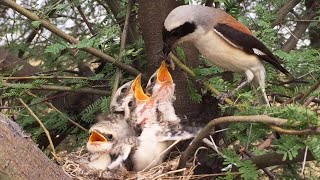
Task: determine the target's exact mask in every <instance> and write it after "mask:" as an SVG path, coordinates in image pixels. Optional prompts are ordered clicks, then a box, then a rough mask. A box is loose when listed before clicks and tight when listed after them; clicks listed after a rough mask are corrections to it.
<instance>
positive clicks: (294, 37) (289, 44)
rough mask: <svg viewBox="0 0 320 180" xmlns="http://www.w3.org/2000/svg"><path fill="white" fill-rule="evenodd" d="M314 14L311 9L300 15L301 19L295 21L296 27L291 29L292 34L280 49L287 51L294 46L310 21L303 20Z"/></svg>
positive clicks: (315, 12)
mask: <svg viewBox="0 0 320 180" xmlns="http://www.w3.org/2000/svg"><path fill="white" fill-rule="evenodd" d="M315 3H316V2H315ZM316 15H317V11H316V10H313V11H311V12H308V13H306V14H305V15H304V16H303V17H301V20H303V21H299V22H297V25H296V28H295V29H294V30H293V32H292V35H291V36H290V38H289V39H288V40H287V41H286V42H285V43H284V45H283V47H282V51H285V52H289V51H291V50H292V49H293V48H294V47H295V46H296V44H297V42H298V40H299V39H300V38H301V36H302V35H303V33H305V31H306V29H307V28H308V26H309V24H310V23H311V22H310V21H305V20H312V19H314V18H315V17H316Z"/></svg>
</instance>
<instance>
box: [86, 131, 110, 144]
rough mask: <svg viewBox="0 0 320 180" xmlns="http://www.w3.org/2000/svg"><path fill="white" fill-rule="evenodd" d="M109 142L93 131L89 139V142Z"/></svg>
mask: <svg viewBox="0 0 320 180" xmlns="http://www.w3.org/2000/svg"><path fill="white" fill-rule="evenodd" d="M107 141H108V140H107V139H106V138H105V137H103V135H101V134H100V133H98V132H95V131H93V132H92V133H91V135H90V137H89V142H92V143H94V142H107Z"/></svg>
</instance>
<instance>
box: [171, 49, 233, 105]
mask: <svg viewBox="0 0 320 180" xmlns="http://www.w3.org/2000/svg"><path fill="white" fill-rule="evenodd" d="M169 56H170V58H171V59H172V60H173V61H174V62H175V63H176V64H177V65H178V66H179V67H180V68H181V69H182V70H184V71H185V72H186V73H188V74H189V75H190V76H192V77H194V78H195V77H196V74H195V73H194V72H193V71H192V70H191V69H190V68H189V67H187V66H186V65H184V64H183V63H182V62H181V61H180V60H179V59H178V58H177V57H176V56H175V55H174V54H173V53H172V52H170V54H169ZM203 85H204V86H206V87H207V88H208V89H209V90H210V91H211V92H212V93H213V94H215V95H216V96H218V95H220V92H219V91H218V90H217V89H216V88H215V87H213V86H212V85H211V84H210V83H209V82H207V81H205V82H203ZM224 101H225V102H226V103H227V104H230V105H234V102H233V101H232V100H231V99H229V98H225V99H224Z"/></svg>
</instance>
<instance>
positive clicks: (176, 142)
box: [141, 140, 180, 172]
mask: <svg viewBox="0 0 320 180" xmlns="http://www.w3.org/2000/svg"><path fill="white" fill-rule="evenodd" d="M179 142H180V140H176V141H175V142H174V143H173V144H171V145H170V146H169V147H168V148H167V149H165V150H164V151H163V152H162V153H160V154H159V155H158V156H157V157H155V158H154V159H153V160H152V161H151V163H150V164H149V165H148V166H147V167H145V168H144V169H143V170H142V171H141V172H143V171H146V170H147V169H148V168H149V167H150V166H151V165H152V164H153V163H154V162H155V161H157V160H158V158H159V157H161V156H162V155H163V154H165V153H166V152H167V151H169V150H170V149H171V148H172V147H173V146H175V145H176V144H178V143H179Z"/></svg>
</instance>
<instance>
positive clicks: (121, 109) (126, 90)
mask: <svg viewBox="0 0 320 180" xmlns="http://www.w3.org/2000/svg"><path fill="white" fill-rule="evenodd" d="M136 79H137V78H136ZM136 79H134V80H132V81H129V82H127V83H125V84H123V85H122V86H121V87H119V88H118V89H117V91H116V93H115V94H114V97H113V98H112V100H111V103H110V111H111V113H115V114H123V115H124V118H125V119H129V118H130V114H131V111H132V109H133V108H134V101H133V100H134V98H133V95H134V88H135V81H136Z"/></svg>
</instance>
